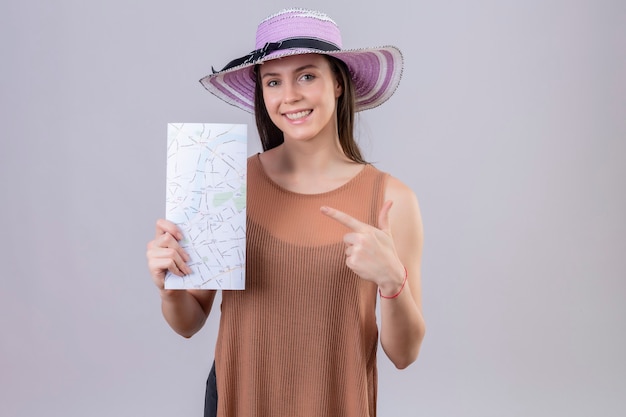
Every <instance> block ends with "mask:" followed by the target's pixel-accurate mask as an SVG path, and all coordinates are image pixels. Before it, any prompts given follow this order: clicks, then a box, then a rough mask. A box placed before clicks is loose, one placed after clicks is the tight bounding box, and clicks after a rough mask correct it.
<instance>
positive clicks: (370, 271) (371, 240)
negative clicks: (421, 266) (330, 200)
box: [321, 200, 405, 291]
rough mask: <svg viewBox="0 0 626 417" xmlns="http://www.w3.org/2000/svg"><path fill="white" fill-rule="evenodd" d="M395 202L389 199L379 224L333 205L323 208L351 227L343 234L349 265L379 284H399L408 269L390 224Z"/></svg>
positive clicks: (323, 210)
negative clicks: (365, 221) (352, 214)
mask: <svg viewBox="0 0 626 417" xmlns="http://www.w3.org/2000/svg"><path fill="white" fill-rule="evenodd" d="M392 205H393V202H392V201H391V200H388V201H386V202H385V203H384V204H383V207H382V208H381V210H380V213H379V215H378V227H374V226H371V225H369V224H366V223H363V222H361V221H359V220H357V219H355V218H354V217H352V216H350V215H348V214H346V213H344V212H342V211H340V210H337V209H334V208H331V207H326V206H324V207H322V208H321V211H322V213H324V214H325V215H327V216H328V217H330V218H332V219H334V220H336V221H337V222H339V223H341V224H342V225H344V226H346V227H347V228H349V229H350V230H351V232H350V233H347V234H346V235H344V237H343V241H344V243H345V244H346V265H347V266H348V268H350V269H351V270H352V271H354V272H355V273H356V274H357V275H358V276H360V277H361V278H363V279H365V280H368V281H372V282H374V283H376V284H377V285H378V286H379V287H381V289H382V288H389V289H390V291H393V288H396V289H397V288H398V287H399V286H400V285H402V282H403V280H404V275H405V270H404V266H403V265H402V262H401V261H400V259H399V257H398V254H397V252H396V248H395V245H394V241H393V238H392V236H391V227H390V225H389V210H390V209H391V206H392Z"/></svg>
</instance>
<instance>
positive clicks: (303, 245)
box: [215, 154, 387, 417]
mask: <svg viewBox="0 0 626 417" xmlns="http://www.w3.org/2000/svg"><path fill="white" fill-rule="evenodd" d="M386 178H387V174H385V173H383V172H381V171H379V170H378V169H376V168H375V167H373V166H372V165H365V166H364V168H363V169H362V170H361V171H360V172H359V173H358V174H357V175H356V176H355V177H354V178H352V179H351V180H350V181H348V182H347V183H346V184H344V185H343V186H341V187H339V188H337V189H335V190H333V191H329V192H325V193H321V194H298V193H294V192H291V191H288V190H286V189H284V188H282V187H280V186H279V185H277V184H276V183H275V182H273V181H272V180H271V179H270V178H269V176H267V174H266V173H265V171H264V169H263V166H262V165H261V162H260V159H259V155H258V154H257V155H254V156H252V157H250V158H249V159H248V180H247V181H248V198H247V201H248V203H247V204H248V205H247V248H246V289H245V290H243V291H223V292H222V304H221V318H220V326H219V332H218V338H217V344H216V349H215V367H216V375H217V392H218V396H219V399H218V416H219V417H320V416H333V417H335V416H336V417H366V416H369V417H374V416H375V415H376V393H377V369H376V350H377V346H378V327H377V324H376V313H375V309H376V296H377V287H376V285H375V284H374V283H371V282H368V281H365V280H363V279H361V278H359V277H358V276H357V275H356V274H355V273H354V272H352V271H351V270H350V269H349V268H348V267H347V266H346V264H345V252H344V251H345V244H344V243H343V240H342V239H343V236H344V234H346V233H348V232H350V230H349V229H347V228H346V227H345V226H343V225H341V224H340V223H337V222H336V221H335V220H333V219H330V218H328V217H327V216H325V215H324V214H322V213H321V211H320V207H321V206H323V205H326V206H330V207H333V208H336V209H339V210H341V211H343V212H345V213H348V214H350V215H351V216H353V217H355V218H356V219H358V220H360V221H362V222H364V223H368V224H371V225H374V226H376V225H377V222H378V213H379V211H380V209H381V207H382V203H383V198H384V188H385V183H386Z"/></svg>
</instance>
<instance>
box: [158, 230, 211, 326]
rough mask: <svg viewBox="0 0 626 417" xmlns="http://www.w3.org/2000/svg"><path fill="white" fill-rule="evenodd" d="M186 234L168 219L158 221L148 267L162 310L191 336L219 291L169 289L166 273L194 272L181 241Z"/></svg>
mask: <svg viewBox="0 0 626 417" xmlns="http://www.w3.org/2000/svg"><path fill="white" fill-rule="evenodd" d="M180 239H182V234H181V232H180V230H179V229H178V227H177V226H176V225H175V224H174V223H172V222H170V221H167V220H163V219H161V220H158V221H157V224H156V235H155V238H154V240H152V241H150V242H149V243H148V249H147V252H146V257H147V258H148V269H149V270H150V275H151V276H152V280H153V281H154V284H155V285H156V286H157V288H158V289H159V293H160V295H161V310H162V312H163V317H165V320H166V321H167V322H168V324H169V325H170V327H171V328H172V329H173V330H174V331H175V332H176V333H178V334H180V335H181V336H184V337H191V336H193V335H194V334H196V333H197V332H198V330H200V329H201V328H202V326H203V325H204V323H205V322H206V319H207V317H208V316H209V313H210V312H211V307H212V305H213V300H214V299H215V292H216V291H212V290H166V289H165V288H164V286H165V273H166V272H167V271H170V272H172V273H173V274H176V275H178V276H183V275H185V274H190V273H191V270H190V269H189V267H188V266H187V265H186V263H185V261H186V260H188V259H189V256H188V255H187V254H186V253H185V251H184V250H183V249H182V248H181V247H180V245H179V244H178V241H179V240H180Z"/></svg>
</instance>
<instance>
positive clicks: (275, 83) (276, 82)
mask: <svg viewBox="0 0 626 417" xmlns="http://www.w3.org/2000/svg"><path fill="white" fill-rule="evenodd" d="M277 85H278V81H276V80H271V81H268V82H267V86H268V87H276V86H277Z"/></svg>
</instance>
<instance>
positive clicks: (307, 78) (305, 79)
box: [301, 74, 315, 81]
mask: <svg viewBox="0 0 626 417" xmlns="http://www.w3.org/2000/svg"><path fill="white" fill-rule="evenodd" d="M313 78H315V76H314V75H313V74H304V75H303V76H302V78H301V79H302V80H304V81H311V80H312V79H313Z"/></svg>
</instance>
